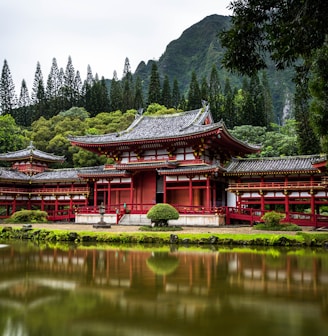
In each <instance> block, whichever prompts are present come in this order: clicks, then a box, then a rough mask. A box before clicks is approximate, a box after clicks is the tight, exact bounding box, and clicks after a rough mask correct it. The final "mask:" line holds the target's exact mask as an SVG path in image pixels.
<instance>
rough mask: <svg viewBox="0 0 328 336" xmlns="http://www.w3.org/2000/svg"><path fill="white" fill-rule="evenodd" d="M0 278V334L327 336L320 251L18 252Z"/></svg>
mask: <svg viewBox="0 0 328 336" xmlns="http://www.w3.org/2000/svg"><path fill="white" fill-rule="evenodd" d="M300 252H302V253H300ZM0 269H1V272H0V334H1V335H49V336H51V335H72V336H74V335H88V334H90V335H129V336H130V335H132V336H133V335H182V336H183V335H188V336H193V335H197V336H199V335H213V334H214V333H217V331H220V332H225V333H229V335H230V336H231V335H232V336H234V335H250V334H252V335H260V333H261V335H262V334H263V332H265V334H266V335H267V336H271V335H279V336H281V335H292V334H293V335H310V334H313V335H316V336H317V335H319V336H320V335H327V332H328V309H327V302H328V255H327V253H326V252H325V251H322V253H320V251H301V250H297V251H283V250H272V249H271V250H253V251H252V250H250V249H242V250H241V249H238V250H237V249H236V250H233V249H225V248H223V247H222V248H219V249H218V250H217V251H211V250H207V249H206V248H204V249H192V248H188V249H183V248H181V249H177V250H175V251H170V250H169V248H167V249H165V248H163V247H161V248H153V249H151V248H144V249H139V250H136V249H132V248H119V249H113V248H112V247H108V248H96V247H95V248H84V247H79V248H78V247H67V246H66V247H65V246H63V247H56V248H54V249H52V248H44V247H43V248H39V247H37V246H33V245H31V244H29V245H28V246H27V245H26V244H21V245H10V246H7V247H6V246H4V247H3V248H1V249H0ZM159 279H160V283H159ZM159 284H160V285H159Z"/></svg>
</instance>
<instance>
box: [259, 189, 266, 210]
mask: <svg viewBox="0 0 328 336" xmlns="http://www.w3.org/2000/svg"><path fill="white" fill-rule="evenodd" d="M260 197H261V211H264V210H265V199H264V192H263V190H260Z"/></svg>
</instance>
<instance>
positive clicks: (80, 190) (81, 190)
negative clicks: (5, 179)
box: [0, 187, 89, 195]
mask: <svg viewBox="0 0 328 336" xmlns="http://www.w3.org/2000/svg"><path fill="white" fill-rule="evenodd" d="M88 192H89V188H88V187H73V188H72V187H64V188H38V189H30V188H9V187H1V188H0V193H2V194H31V195H35V194H37V195H52V194H55V195H60V194H86V193H88Z"/></svg>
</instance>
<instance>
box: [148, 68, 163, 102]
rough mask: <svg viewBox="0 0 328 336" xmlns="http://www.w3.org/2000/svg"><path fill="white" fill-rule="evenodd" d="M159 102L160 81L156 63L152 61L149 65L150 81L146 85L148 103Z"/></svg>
mask: <svg viewBox="0 0 328 336" xmlns="http://www.w3.org/2000/svg"><path fill="white" fill-rule="evenodd" d="M160 102H161V83H160V79H159V73H158V68H157V63H156V62H153V63H152V66H151V73H150V81H149V87H148V105H150V104H153V103H160Z"/></svg>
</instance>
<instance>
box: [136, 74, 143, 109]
mask: <svg viewBox="0 0 328 336" xmlns="http://www.w3.org/2000/svg"><path fill="white" fill-rule="evenodd" d="M143 107H144V98H143V91H142V82H141V79H140V77H139V76H137V78H136V80H135V88H134V108H135V109H136V110H139V109H141V108H143Z"/></svg>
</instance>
